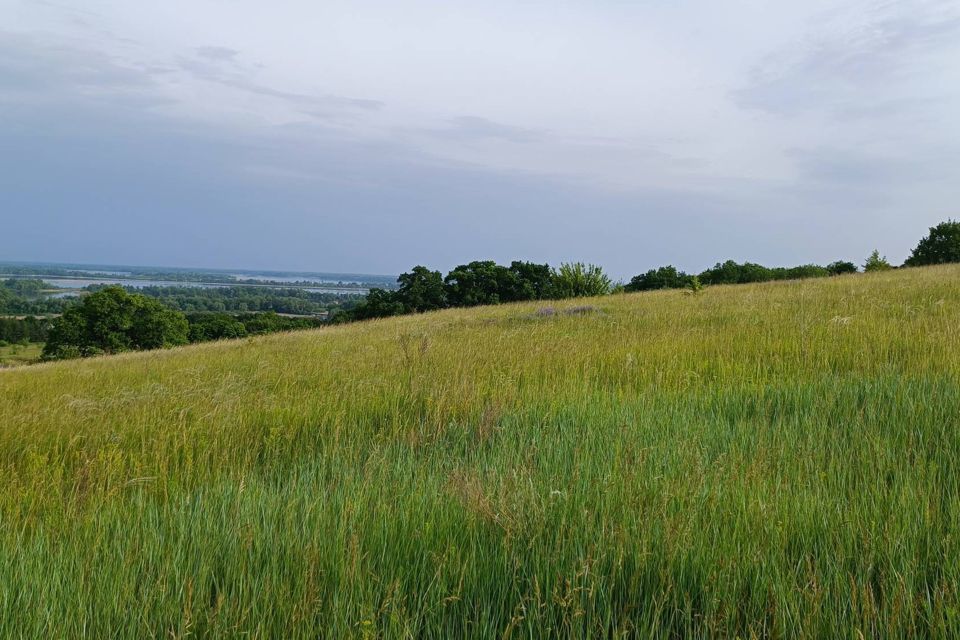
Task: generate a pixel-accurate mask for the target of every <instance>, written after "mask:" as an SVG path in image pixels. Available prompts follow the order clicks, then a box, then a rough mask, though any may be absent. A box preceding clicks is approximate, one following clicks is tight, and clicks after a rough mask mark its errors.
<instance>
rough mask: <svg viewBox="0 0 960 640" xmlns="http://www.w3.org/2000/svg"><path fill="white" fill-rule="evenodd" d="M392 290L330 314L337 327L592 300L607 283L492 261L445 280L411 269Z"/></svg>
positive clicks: (579, 268) (598, 274) (595, 272)
mask: <svg viewBox="0 0 960 640" xmlns="http://www.w3.org/2000/svg"><path fill="white" fill-rule="evenodd" d="M397 284H398V288H397V289H396V290H393V291H387V290H384V289H371V291H370V293H369V294H368V295H367V298H366V300H364V302H363V303H361V304H359V305H357V306H356V307H354V308H353V309H352V310H350V311H345V312H343V313H340V314H338V315H336V316H335V317H334V318H333V319H334V321H337V322H345V321H351V320H366V319H369V318H383V317H387V316H396V315H402V314H406V313H421V312H424V311H434V310H436V309H446V308H449V307H474V306H477V305H485V304H500V303H504V302H519V301H522V300H549V299H558V298H575V297H581V296H598V295H604V294H606V293H610V291H611V290H612V289H613V282H612V281H611V280H610V278H609V277H608V276H607V275H605V274H604V273H603V270H602V269H601V268H600V267H598V266H596V265H585V264H583V263H572V264H563V265H561V266H560V268H559V269H552V268H551V267H550V265H548V264H536V263H533V262H523V261H519V260H516V261H514V262H511V263H510V266H509V267H505V266H503V265H499V264H497V263H496V262H494V261H492V260H479V261H474V262H471V263H469V264H462V265H460V266H458V267H457V268H456V269H453V270H452V271H450V272H449V273H448V274H447V275H446V276H443V275H441V273H440V272H439V271H431V270H430V269H428V268H427V267H423V266H416V267H414V268H413V269H411V270H410V272H409V273H404V274H403V275H401V276H400V277H399V278H398V279H397Z"/></svg>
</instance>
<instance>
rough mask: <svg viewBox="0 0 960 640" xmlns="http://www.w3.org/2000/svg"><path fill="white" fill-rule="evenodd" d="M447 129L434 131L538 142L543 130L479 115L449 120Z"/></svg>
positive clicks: (512, 140)
mask: <svg viewBox="0 0 960 640" xmlns="http://www.w3.org/2000/svg"><path fill="white" fill-rule="evenodd" d="M450 124H451V126H450V127H449V128H447V129H438V130H435V131H434V133H436V134H438V135H442V136H450V137H461V138H495V139H498V140H506V141H508V142H517V143H526V142H538V141H541V140H543V139H544V137H545V132H544V131H541V130H539V129H528V128H525V127H516V126H512V125H508V124H501V123H499V122H494V121H493V120H487V119H486V118H481V117H479V116H460V117H457V118H453V119H452V120H450Z"/></svg>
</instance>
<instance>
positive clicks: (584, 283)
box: [553, 262, 613, 298]
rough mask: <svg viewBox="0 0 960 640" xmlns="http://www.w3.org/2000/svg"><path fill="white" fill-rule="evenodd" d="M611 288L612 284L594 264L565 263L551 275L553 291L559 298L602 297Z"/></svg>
mask: <svg viewBox="0 0 960 640" xmlns="http://www.w3.org/2000/svg"><path fill="white" fill-rule="evenodd" d="M612 288H613V282H612V281H611V280H610V278H609V277H608V276H607V275H606V274H605V273H604V272H603V269H601V268H600V267H599V266H597V265H595V264H589V265H585V264H583V263H582V262H573V263H570V262H565V263H563V264H561V265H560V268H559V269H557V270H556V271H554V273H553V291H554V295H556V296H557V297H559V298H580V297H586V296H602V295H606V294H608V293H610V290H611V289H612Z"/></svg>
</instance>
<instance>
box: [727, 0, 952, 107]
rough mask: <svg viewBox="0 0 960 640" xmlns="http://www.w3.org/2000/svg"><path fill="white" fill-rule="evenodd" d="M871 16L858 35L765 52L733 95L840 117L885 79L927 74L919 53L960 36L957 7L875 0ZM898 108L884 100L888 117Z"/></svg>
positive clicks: (874, 93)
mask: <svg viewBox="0 0 960 640" xmlns="http://www.w3.org/2000/svg"><path fill="white" fill-rule="evenodd" d="M870 15H871V19H870V20H868V22H867V23H866V24H865V25H864V26H862V27H861V28H860V29H858V30H857V31H855V32H852V33H851V32H843V33H837V34H834V35H832V36H830V37H825V38H824V37H821V38H819V39H815V40H809V41H806V42H802V43H797V44H794V45H792V46H790V47H788V48H786V49H784V50H781V51H778V52H776V53H774V54H772V55H770V56H768V58H767V59H766V60H764V61H763V62H761V63H760V64H759V65H757V66H756V67H755V68H754V69H753V71H752V72H751V78H750V81H749V83H748V84H747V86H745V87H744V88H742V89H740V90H738V91H737V92H735V94H734V97H735V99H736V100H737V101H738V102H739V103H740V104H742V105H744V106H747V107H752V108H757V109H761V110H764V111H768V112H772V113H778V114H786V115H792V114H796V113H800V112H803V111H806V110H809V109H812V108H822V109H825V110H827V111H830V112H832V113H833V114H834V115H837V116H840V117H842V116H843V115H844V113H848V112H849V111H850V110H856V109H857V105H860V104H864V103H872V102H875V101H876V100H877V98H878V94H882V93H883V92H884V91H886V90H888V89H889V85H890V83H892V82H896V81H898V80H901V79H904V78H905V77H907V76H909V75H910V74H911V73H912V72H922V71H924V70H925V69H924V67H923V65H921V64H920V60H921V59H922V56H924V55H926V54H930V53H935V52H937V51H939V50H941V49H942V48H944V47H946V46H956V43H957V41H958V38H960V11H958V9H957V5H956V4H955V3H952V2H942V1H940V0H927V1H925V2H921V3H919V4H906V3H889V2H883V3H875V4H874V5H873V10H872V12H871V14H870ZM896 106H897V104H896V102H895V101H894V102H892V103H888V104H887V111H886V113H887V115H893V114H897V113H900V112H901V110H899V109H896ZM879 114H880V111H877V112H875V115H879Z"/></svg>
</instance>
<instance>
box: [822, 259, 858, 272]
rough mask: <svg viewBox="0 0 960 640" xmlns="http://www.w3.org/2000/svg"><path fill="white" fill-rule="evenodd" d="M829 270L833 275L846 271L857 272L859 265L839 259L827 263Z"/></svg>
mask: <svg viewBox="0 0 960 640" xmlns="http://www.w3.org/2000/svg"><path fill="white" fill-rule="evenodd" d="M827 271H829V272H830V275H832V276H841V275H843V274H846V273H856V272H857V265H855V264H853V263H852V262H848V261H846V260H837V261H836V262H831V263H830V264H828V265H827Z"/></svg>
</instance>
